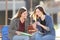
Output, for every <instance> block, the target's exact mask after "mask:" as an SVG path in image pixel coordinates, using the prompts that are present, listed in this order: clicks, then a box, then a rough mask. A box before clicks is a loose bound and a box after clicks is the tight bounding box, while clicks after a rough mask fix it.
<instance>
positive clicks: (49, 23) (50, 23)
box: [47, 16, 55, 34]
mask: <svg viewBox="0 0 60 40" xmlns="http://www.w3.org/2000/svg"><path fill="white" fill-rule="evenodd" d="M47 27H49V29H50V32H51V33H52V34H55V30H54V23H53V20H52V18H51V17H50V16H49V17H48V20H47Z"/></svg>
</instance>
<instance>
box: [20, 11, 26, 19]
mask: <svg viewBox="0 0 60 40" xmlns="http://www.w3.org/2000/svg"><path fill="white" fill-rule="evenodd" d="M21 17H23V18H25V19H26V18H27V11H25V12H23V13H22V14H21Z"/></svg>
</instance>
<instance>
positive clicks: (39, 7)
mask: <svg viewBox="0 0 60 40" xmlns="http://www.w3.org/2000/svg"><path fill="white" fill-rule="evenodd" d="M36 9H39V10H40V11H41V12H42V13H43V15H46V13H45V12H44V9H43V8H42V7H41V6H40V5H38V6H36V8H35V10H34V12H33V15H32V17H33V18H35V19H34V20H36V19H38V18H39V17H38V16H36V14H35V13H36Z"/></svg>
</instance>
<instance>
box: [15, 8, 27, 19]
mask: <svg viewBox="0 0 60 40" xmlns="http://www.w3.org/2000/svg"><path fill="white" fill-rule="evenodd" d="M25 11H26V9H23V8H21V9H19V10H18V15H17V17H16V18H20V17H21V14H22V13H23V12H25Z"/></svg>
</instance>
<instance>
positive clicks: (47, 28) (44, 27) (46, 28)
mask: <svg viewBox="0 0 60 40" xmlns="http://www.w3.org/2000/svg"><path fill="white" fill-rule="evenodd" d="M36 24H37V25H39V26H40V27H42V28H43V29H45V30H47V31H50V29H49V27H47V26H44V25H42V24H40V22H36Z"/></svg>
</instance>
